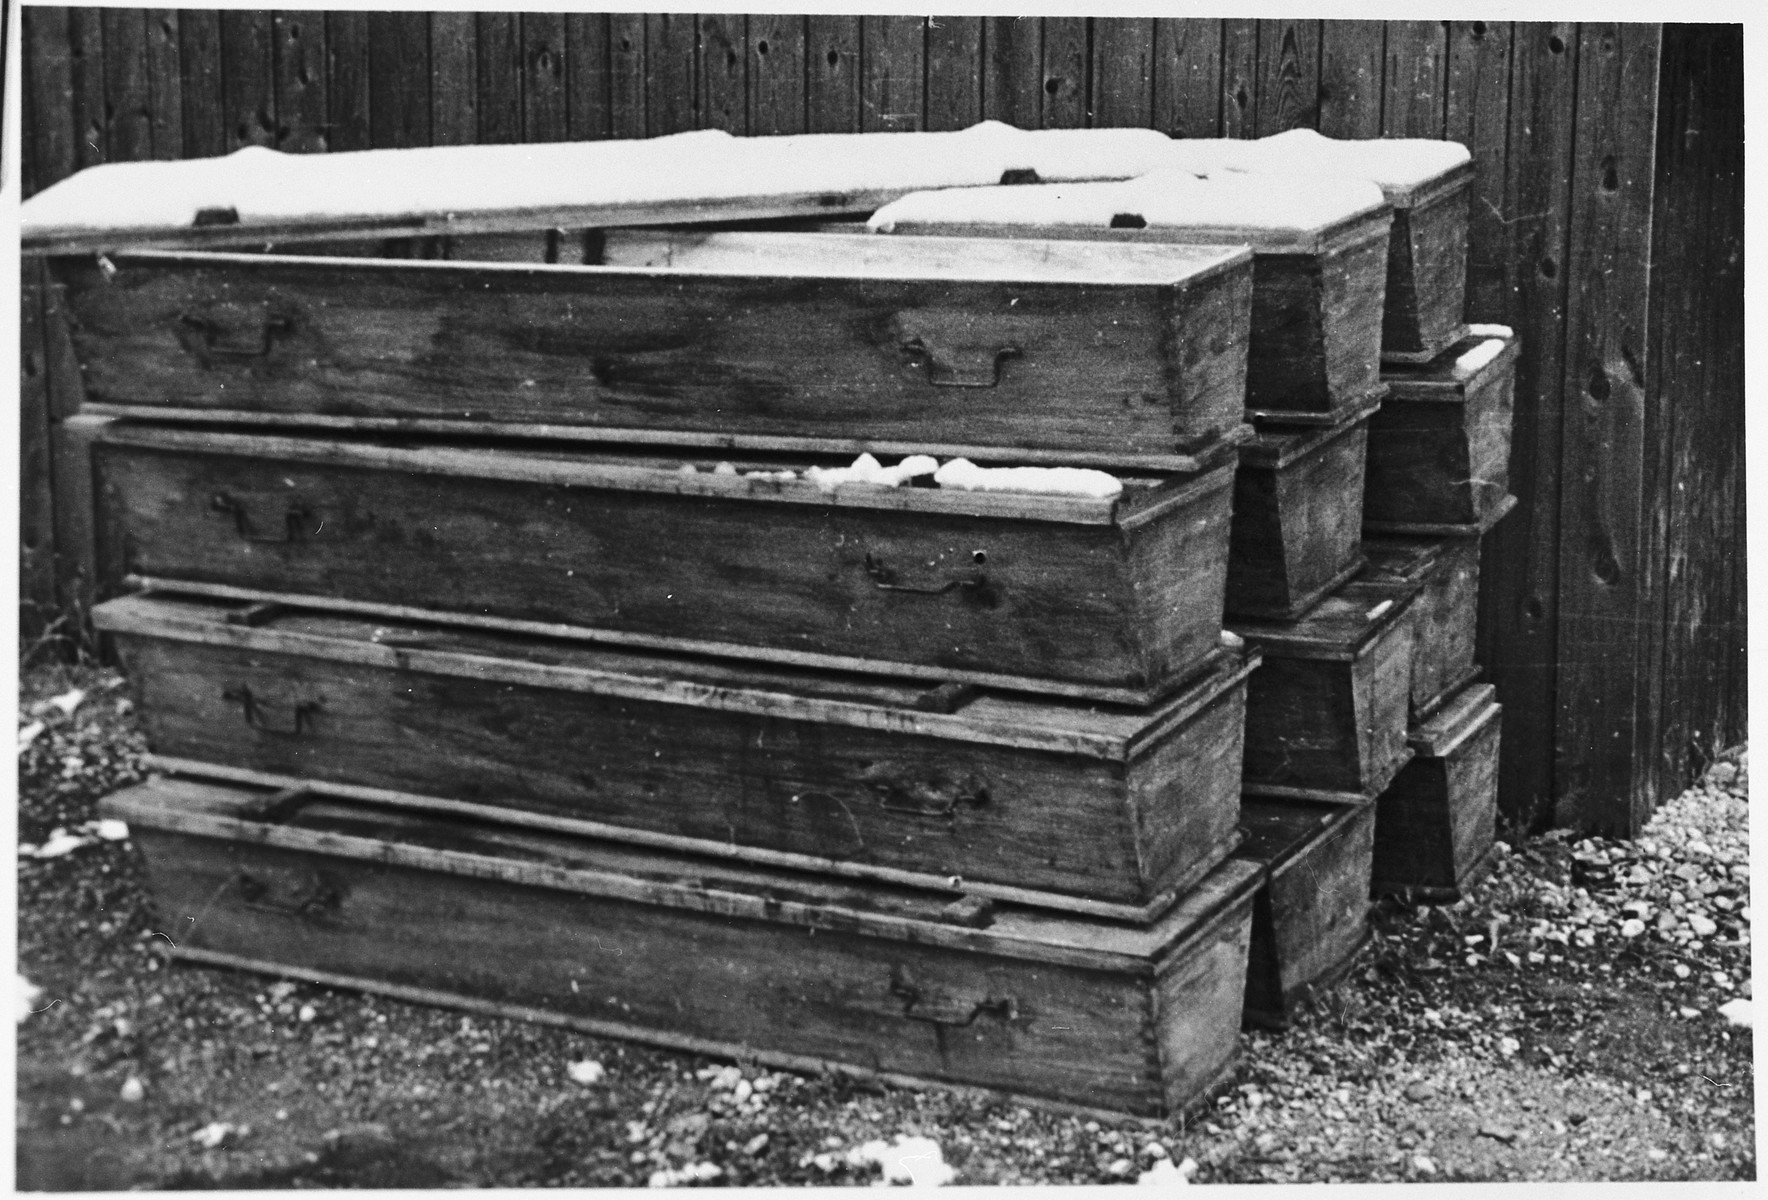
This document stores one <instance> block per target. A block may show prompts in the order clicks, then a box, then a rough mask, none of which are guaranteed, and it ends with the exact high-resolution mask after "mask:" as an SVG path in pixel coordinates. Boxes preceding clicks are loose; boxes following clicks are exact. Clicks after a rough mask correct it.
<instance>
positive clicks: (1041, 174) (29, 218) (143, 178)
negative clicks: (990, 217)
mask: <svg viewBox="0 0 1768 1200" xmlns="http://www.w3.org/2000/svg"><path fill="white" fill-rule="evenodd" d="M1169 145H1170V143H1169V140H1168V139H1167V137H1166V136H1165V135H1164V134H1161V133H1159V132H1158V131H1155V130H1152V129H1073V130H1069V129H1063V130H1055V129H1047V130H1033V131H1027V130H1020V129H1015V128H1013V127H1011V126H1008V125H1005V124H1002V123H1001V122H999V121H984V122H982V123H981V124H979V125H975V126H972V127H971V128H969V129H965V130H962V131H957V132H942V133H866V134H851V133H849V134H800V135H794V136H787V137H733V136H731V135H730V134H728V133H725V132H723V131H722V130H712V129H703V130H698V131H696V132H691V133H680V134H672V135H670V136H667V137H659V138H651V139H630V140H607V141H594V142H550V143H534V142H528V143H518V144H511V145H475V146H426V147H414V148H408V149H397V150H393V149H383V150H360V151H348V152H339V153H332V154H284V153H282V152H280V151H276V150H270V149H267V148H264V147H259V146H248V147H246V148H244V149H241V150H238V151H235V152H234V153H232V154H229V155H226V156H225V157H218V158H203V159H185V160H179V161H171V162H130V163H107V164H103V165H100V166H95V167H89V168H87V169H86V170H84V171H80V172H79V173H77V174H75V175H73V176H71V177H69V178H68V179H65V180H62V181H61V182H59V183H57V184H55V185H53V186H51V187H49V188H46V189H45V190H44V191H42V192H40V193H38V194H37V195H35V196H33V197H31V198H30V199H29V200H27V201H26V202H25V204H24V206H23V208H22V210H21V218H22V226H23V228H22V233H23V239H24V246H25V248H26V249H27V251H29V250H37V251H44V250H54V251H67V250H73V249H113V248H118V247H122V246H144V245H184V246H199V245H227V244H230V243H232V244H237V243H238V242H239V241H240V240H241V238H242V236H243V237H246V238H253V239H267V238H272V239H277V240H291V239H304V238H327V237H335V236H338V235H339V234H349V233H356V234H369V233H373V232H379V233H382V234H396V233H403V234H435V233H463V232H472V231H489V230H513V229H546V228H552V227H558V226H565V227H581V226H615V225H652V224H678V223H683V222H689V221H695V220H699V221H714V220H733V219H743V218H761V217H779V216H830V215H834V214H837V213H843V212H850V213H863V212H870V211H871V210H873V209H875V208H877V207H878V206H879V205H881V204H884V203H886V202H888V201H889V200H891V199H894V198H895V197H897V196H901V195H903V194H905V193H908V192H912V191H915V190H916V189H919V188H951V187H964V186H973V185H976V184H998V183H999V182H1000V181H1001V180H1002V178H1003V177H1007V178H1011V177H1013V176H1014V175H1029V177H1032V178H1037V179H1043V180H1053V181H1062V180H1079V179H1124V178H1128V177H1131V176H1135V175H1140V174H1142V173H1144V172H1146V171H1150V170H1153V169H1155V168H1156V167H1158V166H1159V165H1160V163H1161V161H1162V156H1163V155H1164V154H1165V153H1166V151H1167V148H1168V146H1169Z"/></svg>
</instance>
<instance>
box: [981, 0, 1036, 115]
mask: <svg viewBox="0 0 1768 1200" xmlns="http://www.w3.org/2000/svg"><path fill="white" fill-rule="evenodd" d="M982 55H983V60H982V115H983V117H984V118H985V119H987V120H991V121H1005V122H1006V123H1007V124H1009V125H1016V126H1018V127H1019V128H1021V129H1040V128H1042V127H1043V112H1044V107H1043V105H1044V91H1043V63H1044V31H1043V22H1042V21H1040V20H1039V19H1038V18H1036V17H985V18H983V23H982Z"/></svg>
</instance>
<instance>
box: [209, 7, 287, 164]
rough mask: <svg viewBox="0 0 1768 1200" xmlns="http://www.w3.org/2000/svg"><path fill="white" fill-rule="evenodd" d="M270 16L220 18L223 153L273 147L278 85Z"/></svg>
mask: <svg viewBox="0 0 1768 1200" xmlns="http://www.w3.org/2000/svg"><path fill="white" fill-rule="evenodd" d="M271 38H272V33H271V28H270V14H269V13H268V12H263V11H258V12H252V11H249V10H233V11H228V12H223V13H222V14H221V114H222V119H223V120H224V121H225V123H226V124H225V133H226V137H227V149H228V151H229V152H231V151H234V150H238V149H239V148H240V147H241V146H269V147H272V148H275V146H276V80H275V76H274V74H273V72H272V69H271V62H270V59H271V53H272V51H271Z"/></svg>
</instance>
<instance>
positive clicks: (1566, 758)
mask: <svg viewBox="0 0 1768 1200" xmlns="http://www.w3.org/2000/svg"><path fill="white" fill-rule="evenodd" d="M1579 37H1580V46H1579V53H1578V113H1579V120H1578V127H1577V132H1576V135H1575V144H1574V151H1575V154H1574V159H1573V162H1574V169H1573V173H1572V211H1573V213H1574V214H1575V215H1574V219H1573V221H1572V227H1571V255H1570V259H1569V261H1568V264H1567V282H1568V286H1569V295H1568V299H1567V307H1566V361H1565V368H1564V370H1565V396H1566V401H1567V403H1566V412H1565V431H1566V434H1565V442H1564V445H1563V446H1562V457H1561V471H1562V476H1561V483H1562V486H1561V491H1560V541H1559V579H1560V609H1559V638H1558V646H1559V657H1558V675H1559V678H1558V681H1557V683H1556V692H1557V695H1558V697H1559V712H1558V725H1559V731H1558V734H1557V736H1556V739H1555V740H1556V743H1557V754H1558V760H1559V761H1558V763H1557V765H1556V768H1555V777H1556V791H1557V796H1556V799H1555V807H1556V814H1557V815H1556V819H1557V820H1558V821H1559V822H1560V823H1561V824H1568V825H1575V826H1577V827H1579V828H1586V829H1599V830H1607V831H1611V832H1614V833H1616V834H1621V835H1630V834H1632V833H1634V832H1636V831H1637V830H1638V829H1639V828H1640V827H1641V826H1642V825H1643V824H1644V822H1645V819H1646V817H1647V816H1649V801H1648V800H1647V799H1646V798H1645V797H1641V796H1636V795H1634V794H1633V793H1632V789H1631V788H1630V786H1629V782H1628V781H1629V779H1630V776H1631V771H1632V764H1633V761H1634V757H1635V755H1636V753H1637V751H1638V744H1637V740H1636V739H1637V719H1638V718H1637V713H1636V711H1635V694H1634V687H1635V683H1636V677H1637V669H1636V664H1637V661H1638V660H1637V657H1636V656H1637V655H1638V654H1639V653H1640V651H1641V641H1640V637H1641V634H1642V633H1644V626H1645V624H1646V615H1647V614H1648V613H1649V612H1650V611H1651V608H1650V606H1651V604H1652V601H1653V597H1654V596H1655V594H1656V593H1655V588H1656V587H1657V586H1658V581H1657V580H1655V579H1651V580H1648V579H1644V578H1642V577H1641V574H1640V566H1641V544H1640V543H1641V530H1642V524H1643V523H1644V522H1646V521H1648V520H1649V519H1650V518H1649V515H1648V513H1647V511H1646V509H1647V505H1648V501H1647V498H1646V495H1645V484H1646V480H1645V478H1644V474H1643V472H1644V458H1645V454H1646V446H1645V444H1644V436H1645V432H1644V431H1645V427H1646V422H1647V420H1648V419H1650V418H1651V416H1652V414H1651V413H1650V412H1648V408H1647V406H1648V397H1647V396H1646V392H1645V370H1646V359H1645V353H1646V342H1645V339H1646V336H1647V329H1646V325H1647V321H1648V320H1649V304H1648V293H1649V274H1648V270H1647V263H1648V261H1649V257H1650V253H1651V190H1652V180H1653V174H1654V169H1655V164H1654V154H1655V150H1656V145H1655V137H1654V126H1653V119H1654V111H1655V107H1656V99H1655V98H1656V95H1657V87H1658V62H1659V53H1660V47H1661V40H1662V31H1661V29H1660V28H1659V27H1658V26H1656V25H1584V26H1581V27H1580V30H1579ZM1653 450H1654V451H1655V447H1653ZM1598 663H1600V664H1602V666H1601V667H1600V669H1599V668H1598V667H1597V666H1596V665H1595V664H1598ZM1622 797H1625V798H1626V804H1625V806H1624V807H1623V805H1622V803H1621V798H1622Z"/></svg>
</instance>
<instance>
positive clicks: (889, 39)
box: [860, 17, 927, 133]
mask: <svg viewBox="0 0 1768 1200" xmlns="http://www.w3.org/2000/svg"><path fill="white" fill-rule="evenodd" d="M926 34H927V19H926V18H925V17H865V18H862V19H861V21H860V44H861V46H862V48H863V50H864V53H863V54H862V55H861V58H860V129H861V131H862V132H866V133H873V132H880V133H906V132H912V131H914V130H917V129H920V128H922V122H921V106H922V102H923V99H924V95H923V89H924V86H925V81H926V46H925V39H926Z"/></svg>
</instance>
